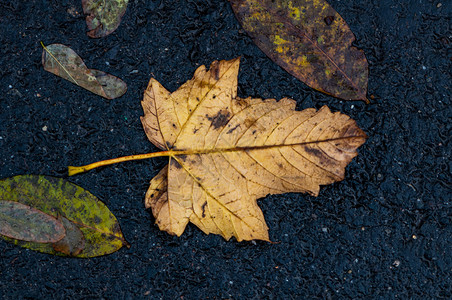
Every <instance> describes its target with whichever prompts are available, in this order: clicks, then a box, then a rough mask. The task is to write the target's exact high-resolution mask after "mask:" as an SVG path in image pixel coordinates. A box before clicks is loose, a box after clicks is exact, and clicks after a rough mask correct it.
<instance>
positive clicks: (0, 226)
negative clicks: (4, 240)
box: [0, 199, 66, 243]
mask: <svg viewBox="0 0 452 300" xmlns="http://www.w3.org/2000/svg"><path fill="white" fill-rule="evenodd" d="M0 234H1V235H4V236H7V237H9V238H12V239H16V240H22V241H28V242H35V243H55V242H58V241H59V240H61V239H62V238H63V237H64V236H65V234H66V231H65V230H64V226H63V224H62V223H61V222H60V221H58V220H57V219H56V218H55V217H53V216H51V215H48V214H46V213H43V212H42V211H39V210H37V209H35V208H33V207H31V206H28V205H24V204H22V203H19V202H14V201H4V200H1V199H0Z"/></svg>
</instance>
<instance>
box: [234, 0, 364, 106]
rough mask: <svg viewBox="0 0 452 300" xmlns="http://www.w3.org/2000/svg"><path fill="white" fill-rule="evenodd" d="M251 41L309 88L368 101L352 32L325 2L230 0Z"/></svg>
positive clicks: (358, 51) (360, 52) (307, 0)
mask: <svg viewBox="0 0 452 300" xmlns="http://www.w3.org/2000/svg"><path fill="white" fill-rule="evenodd" d="M229 1H230V2H231V4H232V8H233V10H234V12H235V14H236V16H237V19H238V20H239V22H240V23H241V25H242V26H243V28H244V29H245V30H246V31H247V32H248V34H249V35H250V36H251V37H252V38H253V40H254V42H255V43H256V45H257V46H258V47H259V48H260V49H261V50H262V51H263V52H264V53H265V54H266V55H267V56H268V57H270V58H271V59H272V60H273V61H274V62H276V63H277V64H278V65H280V66H281V67H283V68H284V69H285V70H286V71H287V72H289V73H290V74H292V75H293V76H295V77H296V78H298V79H300V80H301V81H303V82H305V83H306V84H307V85H308V86H310V87H312V88H314V89H316V90H319V91H321V92H324V93H326V94H329V95H333V96H335V97H338V98H341V99H345V100H364V101H367V98H366V94H367V80H368V65H367V60H366V57H365V55H364V52H363V51H362V50H359V49H357V48H356V47H354V46H352V43H353V41H354V40H355V36H354V35H353V33H352V31H351V30H350V28H349V27H348V25H347V23H346V22H345V21H344V19H342V17H341V16H340V15H339V14H338V13H337V12H336V11H335V10H334V9H333V8H332V7H331V6H330V5H329V4H328V2H327V1H325V0H291V1H288V0H229Z"/></svg>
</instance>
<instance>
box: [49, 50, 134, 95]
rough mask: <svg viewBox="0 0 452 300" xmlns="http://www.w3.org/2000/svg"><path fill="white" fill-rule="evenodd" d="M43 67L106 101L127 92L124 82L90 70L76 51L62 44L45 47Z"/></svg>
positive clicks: (101, 72)
mask: <svg viewBox="0 0 452 300" xmlns="http://www.w3.org/2000/svg"><path fill="white" fill-rule="evenodd" d="M42 65H43V66H44V70H46V71H48V72H50V73H53V74H55V75H57V76H60V77H62V78H64V79H66V80H68V81H70V82H72V83H74V84H76V85H78V86H80V87H82V88H84V89H87V90H88V91H90V92H92V93H94V94H97V95H99V96H102V97H104V98H106V99H114V98H119V97H121V96H122V95H124V93H125V92H126V91H127V84H126V83H125V82H124V81H122V80H121V79H119V78H118V77H116V76H113V75H110V74H107V73H105V72H103V71H99V70H95V69H88V67H87V66H86V65H85V63H84V62H83V60H82V59H81V57H80V56H78V55H77V53H75V51H74V50H72V49H71V48H69V47H68V46H65V45H62V44H52V45H49V46H46V47H44V49H43V51H42Z"/></svg>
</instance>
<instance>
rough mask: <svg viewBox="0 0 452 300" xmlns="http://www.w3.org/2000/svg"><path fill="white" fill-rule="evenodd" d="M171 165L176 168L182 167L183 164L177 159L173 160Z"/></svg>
mask: <svg viewBox="0 0 452 300" xmlns="http://www.w3.org/2000/svg"><path fill="white" fill-rule="evenodd" d="M171 165H172V166H173V167H175V168H176V169H182V166H181V165H180V164H179V163H178V162H177V161H176V160H175V159H172V160H171Z"/></svg>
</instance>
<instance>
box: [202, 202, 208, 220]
mask: <svg viewBox="0 0 452 300" xmlns="http://www.w3.org/2000/svg"><path fill="white" fill-rule="evenodd" d="M206 206H207V201H206V202H204V204H203V205H201V209H202V217H203V218H205V217H206Z"/></svg>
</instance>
